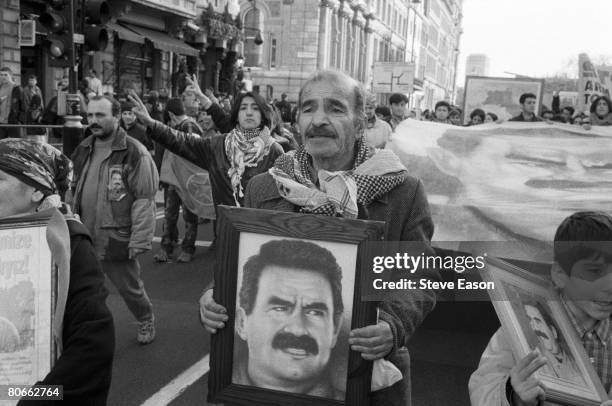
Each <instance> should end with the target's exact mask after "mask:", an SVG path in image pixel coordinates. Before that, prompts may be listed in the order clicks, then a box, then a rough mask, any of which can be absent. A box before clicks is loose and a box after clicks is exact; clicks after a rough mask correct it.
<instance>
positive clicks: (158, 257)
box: [153, 250, 170, 262]
mask: <svg viewBox="0 0 612 406" xmlns="http://www.w3.org/2000/svg"><path fill="white" fill-rule="evenodd" d="M153 259H154V260H155V262H168V260H169V259H170V258H169V255H168V253H167V252H166V250H159V252H158V253H157V254H155V255H154V256H153Z"/></svg>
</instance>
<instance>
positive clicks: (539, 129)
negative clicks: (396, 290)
mask: <svg viewBox="0 0 612 406" xmlns="http://www.w3.org/2000/svg"><path fill="white" fill-rule="evenodd" d="M387 148H390V149H392V150H393V151H395V152H396V153H397V154H398V156H399V157H400V159H401V160H402V162H403V163H404V165H406V166H407V168H408V171H409V173H410V174H412V175H413V176H416V177H418V178H420V179H421V180H422V181H423V183H424V185H425V190H426V191H427V195H428V199H429V203H430V206H431V210H432V216H433V220H434V224H435V225H436V230H435V234H434V240H435V241H514V242H517V241H521V242H524V243H525V245H526V247H527V248H529V249H533V250H546V249H547V246H548V245H550V243H549V244H544V245H542V246H538V244H539V242H546V241H548V242H550V241H552V240H553V236H554V233H555V230H556V227H557V226H558V225H559V224H560V223H561V221H562V220H563V219H564V218H565V217H567V216H568V215H569V214H571V213H573V212H576V211H579V210H601V211H605V212H608V213H609V212H610V210H611V207H612V204H611V203H612V182H611V181H610V179H612V128H609V127H593V129H592V130H590V131H587V130H583V129H582V128H581V127H577V126H572V125H567V124H547V123H513V122H510V123H504V124H484V125H479V126H471V127H454V126H449V125H443V124H437V123H430V122H423V121H416V120H405V121H403V122H402V123H401V124H400V125H399V126H398V128H397V129H396V131H395V133H394V136H393V138H392V140H391V142H390V143H388V144H387ZM548 248H549V247H548ZM506 254H508V253H506ZM517 255H520V256H523V255H530V254H528V253H527V252H525V253H518V254H517ZM550 258H551V257H549V258H548V259H550ZM529 259H531V258H529Z"/></svg>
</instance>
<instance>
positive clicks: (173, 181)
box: [159, 151, 215, 219]
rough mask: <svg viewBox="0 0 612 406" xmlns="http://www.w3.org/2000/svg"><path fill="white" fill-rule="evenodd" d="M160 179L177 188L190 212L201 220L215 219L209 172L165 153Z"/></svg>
mask: <svg viewBox="0 0 612 406" xmlns="http://www.w3.org/2000/svg"><path fill="white" fill-rule="evenodd" d="M159 179H160V181H162V182H165V183H167V184H169V185H172V186H174V187H175V188H176V191H177V193H178V194H179V196H180V197H181V200H182V202H183V204H184V205H185V207H187V209H188V210H189V211H191V212H192V213H195V214H196V215H197V216H198V217H200V218H207V219H215V205H214V202H213V199H212V188H211V185H210V178H209V175H208V171H206V170H205V169H202V168H200V167H199V166H197V165H195V164H193V163H191V162H189V161H187V160H185V159H183V158H181V157H179V156H178V155H176V154H173V153H172V152H170V151H165V152H164V158H163V160H162V167H161V171H160V175H159Z"/></svg>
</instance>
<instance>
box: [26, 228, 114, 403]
mask: <svg viewBox="0 0 612 406" xmlns="http://www.w3.org/2000/svg"><path fill="white" fill-rule="evenodd" d="M67 223H68V230H69V232H70V246H71V253H72V254H71V258H70V284H69V287H68V299H67V301H66V312H65V314H64V325H63V334H62V341H63V352H62V355H61V356H60V357H59V359H58V360H57V362H56V363H55V366H54V367H53V369H52V370H51V372H50V373H49V374H48V375H47V376H46V377H45V379H43V380H42V381H40V382H37V383H36V384H37V385H63V387H64V388H63V389H64V400H63V401H41V400H29V401H25V400H23V401H20V402H19V405H20V406H21V405H31V406H42V405H55V404H58V405H59V404H71V405H82V406H103V405H106V398H107V396H108V391H109V388H110V384H111V373H112V366H113V353H114V351H115V327H114V324H113V317H112V315H111V313H110V311H109V310H108V307H107V306H106V297H107V296H108V291H107V290H106V288H105V287H104V274H103V273H102V269H101V266H100V262H99V261H98V258H97V257H96V253H95V251H94V248H93V245H92V241H91V237H90V236H89V234H88V232H87V230H86V229H85V226H83V225H82V224H81V223H79V222H77V221H74V220H68V221H67Z"/></svg>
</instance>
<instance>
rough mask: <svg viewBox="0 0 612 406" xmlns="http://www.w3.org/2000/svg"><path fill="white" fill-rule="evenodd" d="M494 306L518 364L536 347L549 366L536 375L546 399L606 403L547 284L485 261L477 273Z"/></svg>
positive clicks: (498, 262)
mask: <svg viewBox="0 0 612 406" xmlns="http://www.w3.org/2000/svg"><path fill="white" fill-rule="evenodd" d="M481 273H482V278H483V280H485V281H492V282H494V283H495V289H491V290H489V295H490V296H491V300H492V302H493V307H494V308H495V311H496V312H497V315H498V317H499V319H500V322H501V324H502V329H503V331H504V332H505V334H506V337H507V338H508V339H509V340H510V343H511V345H512V350H513V353H514V356H515V358H516V359H517V360H519V359H522V358H524V357H525V356H526V355H527V354H528V353H529V352H530V351H532V350H533V349H534V348H537V349H538V351H539V352H540V353H541V354H542V355H543V356H544V357H546V358H547V360H548V363H547V364H546V365H544V366H543V367H542V368H540V369H539V370H538V371H536V372H535V374H536V376H537V377H538V378H539V379H540V380H541V381H542V384H543V386H544V388H545V391H546V398H547V400H550V401H553V402H559V403H561V404H579V405H585V406H587V405H594V406H599V405H600V404H601V403H602V402H603V401H605V400H607V399H608V395H607V394H606V392H605V390H604V388H603V385H602V384H601V380H600V379H599V377H598V376H597V373H596V372H595V370H594V369H593V366H592V365H591V362H590V360H589V358H588V356H587V354H586V352H585V350H584V348H583V346H582V342H581V341H580V339H579V338H578V335H577V334H576V332H575V331H574V328H573V326H572V325H571V322H570V320H569V318H568V315H567V313H566V312H565V309H564V306H563V305H562V304H561V302H560V297H559V295H558V294H557V293H556V292H555V291H554V290H553V289H552V287H551V283H550V282H549V281H548V280H546V279H544V278H542V277H540V276H536V275H534V274H531V273H529V272H527V271H526V270H524V269H521V268H518V267H516V266H514V265H511V264H509V263H507V262H505V261H502V260H500V259H496V258H489V259H488V260H487V266H486V267H485V268H484V269H483V270H482V271H481Z"/></svg>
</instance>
